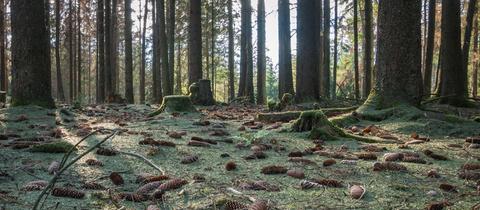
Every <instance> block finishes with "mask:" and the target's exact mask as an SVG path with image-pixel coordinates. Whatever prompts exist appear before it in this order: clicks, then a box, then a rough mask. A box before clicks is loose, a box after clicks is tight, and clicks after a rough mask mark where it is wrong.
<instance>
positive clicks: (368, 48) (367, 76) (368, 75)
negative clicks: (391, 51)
mask: <svg viewBox="0 0 480 210" xmlns="http://www.w3.org/2000/svg"><path fill="white" fill-rule="evenodd" d="M372 10H373V9H372V0H365V24H364V26H363V30H364V31H363V34H364V47H363V49H364V53H365V54H364V56H363V74H364V77H363V86H362V96H363V97H364V98H366V97H367V96H368V95H369V94H370V90H371V89H372V52H373V40H372V37H373V26H372V19H373V14H372V13H373V11H372Z"/></svg>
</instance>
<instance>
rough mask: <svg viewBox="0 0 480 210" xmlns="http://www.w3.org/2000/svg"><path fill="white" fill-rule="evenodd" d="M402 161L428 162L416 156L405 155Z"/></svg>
mask: <svg viewBox="0 0 480 210" xmlns="http://www.w3.org/2000/svg"><path fill="white" fill-rule="evenodd" d="M402 161H403V162H407V163H418V164H427V161H425V160H424V159H422V158H419V157H414V156H405V157H403V159H402Z"/></svg>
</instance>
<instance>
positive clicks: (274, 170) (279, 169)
mask: <svg viewBox="0 0 480 210" xmlns="http://www.w3.org/2000/svg"><path fill="white" fill-rule="evenodd" d="M287 171H288V169H287V168H285V167H283V166H274V165H273V166H266V167H263V168H262V174H284V173H287Z"/></svg>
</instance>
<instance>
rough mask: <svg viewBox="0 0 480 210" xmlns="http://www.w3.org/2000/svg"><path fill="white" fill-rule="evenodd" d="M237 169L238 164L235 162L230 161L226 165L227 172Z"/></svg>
mask: <svg viewBox="0 0 480 210" xmlns="http://www.w3.org/2000/svg"><path fill="white" fill-rule="evenodd" d="M235 169H237V164H236V163H235V162H233V161H229V162H228V163H227V164H226V165H225V170H227V171H233V170H235Z"/></svg>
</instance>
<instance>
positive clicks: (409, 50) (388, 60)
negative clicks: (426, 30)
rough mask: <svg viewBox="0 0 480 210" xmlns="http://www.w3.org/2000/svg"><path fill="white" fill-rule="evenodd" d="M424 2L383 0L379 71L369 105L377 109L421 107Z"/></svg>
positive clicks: (380, 7)
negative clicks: (422, 17) (399, 106)
mask: <svg viewBox="0 0 480 210" xmlns="http://www.w3.org/2000/svg"><path fill="white" fill-rule="evenodd" d="M421 11H422V4H421V0H412V1H398V0H382V1H380V2H379V11H378V14H379V16H378V50H377V56H376V59H377V62H376V63H377V71H376V78H379V79H377V80H376V82H375V88H374V91H372V92H371V94H370V96H369V99H368V100H367V102H366V104H368V105H373V106H374V107H375V108H377V109H383V108H388V107H391V106H395V105H398V104H402V103H403V104H409V105H413V106H418V105H420V101H421V95H422V92H423V91H422V85H421V84H422V76H421V61H422V58H421V57H422V52H421V46H422V43H421V16H422V12H421Z"/></svg>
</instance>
